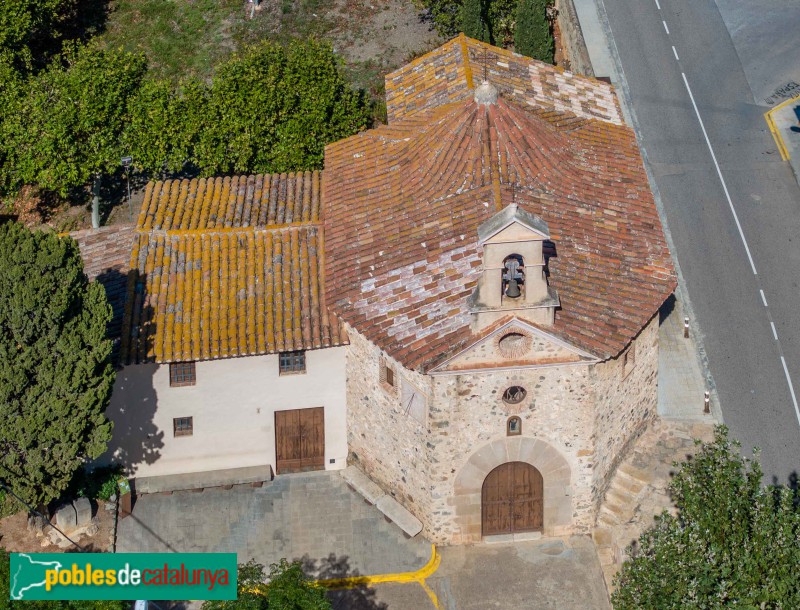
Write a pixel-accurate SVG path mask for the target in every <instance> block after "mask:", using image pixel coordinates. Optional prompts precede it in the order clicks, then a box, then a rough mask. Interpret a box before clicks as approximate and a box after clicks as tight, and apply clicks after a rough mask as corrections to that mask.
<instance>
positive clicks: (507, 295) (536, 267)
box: [469, 203, 559, 330]
mask: <svg viewBox="0 0 800 610" xmlns="http://www.w3.org/2000/svg"><path fill="white" fill-rule="evenodd" d="M548 239H550V235H549V231H548V228H547V223H546V222H545V221H544V220H542V219H541V218H539V217H538V216H535V215H534V214H531V213H529V212H527V211H525V210H523V209H522V208H520V207H519V206H518V205H517V204H516V203H512V204H511V205H509V206H507V207H506V208H504V209H503V210H502V211H500V212H498V213H497V214H495V215H494V216H492V217H491V218H490V219H489V220H487V221H486V222H484V223H483V224H482V225H480V226H479V227H478V243H479V244H480V245H481V246H483V273H482V274H481V277H480V279H479V280H478V287H477V288H476V289H475V292H474V293H473V294H472V297H471V299H470V303H469V306H470V312H471V313H472V314H473V316H474V320H473V327H474V329H475V330H480V329H482V328H485V327H486V326H489V325H490V324H492V323H493V322H495V321H496V320H499V319H501V318H504V317H507V316H512V315H513V316H516V317H518V318H522V319H524V320H528V321H529V322H533V323H536V324H542V325H550V324H552V323H553V320H554V315H555V308H556V307H558V305H559V301H558V294H557V293H556V291H555V290H554V289H553V288H551V287H550V286H549V285H548V284H547V277H546V275H545V272H544V266H545V259H544V253H543V247H542V245H543V242H544V241H545V240H548Z"/></svg>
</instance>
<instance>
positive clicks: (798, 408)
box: [681, 72, 800, 424]
mask: <svg viewBox="0 0 800 610" xmlns="http://www.w3.org/2000/svg"><path fill="white" fill-rule="evenodd" d="M681 76H682V77H683V84H684V85H686V91H687V92H688V93H689V99H690V100H691V101H692V108H694V113H695V115H696V116H697V121H698V122H699V123H700V129H701V130H702V131H703V137H704V138H705V140H706V146H708V152H710V153H711V160H712V161H714V167H715V168H716V169H717V176H719V181H720V183H721V184H722V190H723V191H725V198H726V199H727V200H728V206H729V207H730V209H731V214H733V220H734V222H735V223H736V228H737V230H738V231H739V237H740V238H741V240H742V244H743V245H744V250H745V252H747V260H748V261H750V268H751V269H752V270H753V275H755V276H756V281H758V271H756V265H755V263H754V262H753V256H752V255H751V254H750V247H749V246H748V245H747V240H746V239H745V237H744V231H742V225H741V223H740V222H739V216H738V215H737V214H736V208H734V207H733V201H731V195H730V193H729V192H728V185H727V184H726V183H725V179H724V178H723V177H722V170H721V169H720V167H719V163H718V162H717V155H716V154H714V148H713V147H712V146H711V140H709V139H708V132H707V131H706V126H705V124H704V123H703V118H702V117H701V116H700V111H699V110H698V109H697V103H696V102H695V101H694V95H693V94H692V88H691V87H689V81H688V80H687V79H686V74H684V73H683V72H681ZM759 290H761V296H762V298H763V299H764V305H766V304H767V301H766V297H764V291H763V289H759ZM767 316H769V317H770V324H771V325H772V336H773V337H774V338H775V342H776V343H777V344H778V354H780V357H781V364H782V365H783V374H784V376H785V377H786V383H787V384H788V385H789V394H791V396H792V404H793V405H794V413H795V415H796V416H797V423H798V424H800V406H798V404H797V396H796V395H795V393H794V384H793V383H792V378H791V376H790V375H789V369H788V368H787V366H786V358H784V356H783V348H782V347H781V343H780V341H778V333H777V332H776V330H775V324H774V322H773V321H772V319H771V317H772V316H770V314H769V310H768V311H767Z"/></svg>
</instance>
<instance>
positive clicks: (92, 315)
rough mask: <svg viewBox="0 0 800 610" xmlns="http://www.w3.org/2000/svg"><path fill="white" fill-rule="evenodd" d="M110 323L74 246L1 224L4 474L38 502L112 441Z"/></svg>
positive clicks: (0, 463)
mask: <svg viewBox="0 0 800 610" xmlns="http://www.w3.org/2000/svg"><path fill="white" fill-rule="evenodd" d="M110 319H111V308H110V306H109V305H108V301H107V299H106V295H105V291H104V290H103V287H102V286H101V285H100V284H98V283H96V282H89V281H88V280H87V279H86V276H85V275H84V273H83V263H82V261H81V258H80V254H79V252H78V245H77V243H76V242H75V241H73V240H72V239H69V238H60V237H58V236H56V235H55V234H52V233H43V232H36V233H33V232H31V231H29V230H28V229H26V228H25V227H23V226H22V225H20V224H18V223H11V222H6V223H3V224H0V478H2V479H3V480H4V481H5V482H6V484H7V485H9V486H10V487H11V488H12V489H13V490H14V492H15V493H16V494H18V495H19V496H20V497H22V499H23V500H25V501H26V502H28V503H30V504H31V505H38V504H40V503H48V502H50V501H52V500H54V499H56V498H58V497H59V495H60V494H61V493H62V492H63V491H64V490H65V489H66V488H67V486H68V484H69V483H70V480H71V479H72V477H73V475H74V474H75V472H76V471H77V470H78V469H79V468H80V467H81V465H82V464H83V463H85V462H86V461H87V460H88V459H94V458H97V457H99V456H100V454H102V453H103V451H104V450H105V449H106V447H107V443H108V441H109V440H110V438H111V423H110V422H109V421H108V420H107V419H106V417H105V414H104V412H105V409H106V407H107V406H108V401H109V398H110V395H111V388H112V385H113V382H114V371H113V368H112V365H111V341H110V340H108V339H107V338H106V325H107V323H108V321H109V320H110Z"/></svg>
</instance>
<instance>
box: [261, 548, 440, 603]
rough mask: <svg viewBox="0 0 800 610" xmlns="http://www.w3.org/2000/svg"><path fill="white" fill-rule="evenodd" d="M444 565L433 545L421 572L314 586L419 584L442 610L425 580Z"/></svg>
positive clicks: (322, 582)
mask: <svg viewBox="0 0 800 610" xmlns="http://www.w3.org/2000/svg"><path fill="white" fill-rule="evenodd" d="M441 563H442V557H441V555H439V553H438V552H437V551H436V545H435V544H432V545H431V558H430V559H429V560H428V563H426V564H425V565H424V566H422V567H421V568H420V569H419V570H416V571H415V572H395V573H391V574H375V575H372V576H346V577H344V578H325V579H323V580H317V581H315V582H314V584H316V585H318V586H320V587H323V588H325V589H330V590H333V591H336V590H341V589H354V588H356V587H368V586H370V585H376V584H387V583H395V584H406V583H417V584H418V585H419V586H420V587H422V590H423V591H425V593H426V594H427V595H428V598H430V600H431V603H433V607H434V608H435V609H436V610H441V605H440V604H439V598H437V597H436V593H434V591H433V589H431V588H430V587H429V586H428V583H426V582H425V579H427V578H430V577H431V576H433V574H434V573H435V572H436V570H438V569H439V565H440V564H441ZM268 586H269V585H266V584H264V585H260V586H258V587H254V588H253V589H250V592H251V593H256V594H259V595H264V594H265V593H266V591H267V587H268Z"/></svg>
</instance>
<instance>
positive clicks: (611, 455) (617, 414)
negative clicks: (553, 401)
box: [592, 315, 658, 506]
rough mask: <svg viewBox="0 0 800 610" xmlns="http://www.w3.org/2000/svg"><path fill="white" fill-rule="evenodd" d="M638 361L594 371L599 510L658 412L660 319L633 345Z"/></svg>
mask: <svg viewBox="0 0 800 610" xmlns="http://www.w3.org/2000/svg"><path fill="white" fill-rule="evenodd" d="M631 349H634V350H635V352H636V355H635V361H634V363H633V365H632V366H629V367H627V370H626V366H625V362H624V353H623V354H622V355H620V356H619V357H618V358H615V359H612V360H607V361H605V362H601V363H598V364H597V365H595V366H594V367H593V371H592V380H593V383H594V386H595V392H596V399H595V402H596V409H597V412H596V415H595V428H596V432H595V437H596V451H597V458H596V464H595V468H594V480H593V492H592V495H593V500H594V502H595V504H596V505H597V506H599V503H600V501H601V499H602V497H603V494H604V493H605V491H606V488H607V487H608V483H609V480H610V479H611V477H612V476H613V474H614V469H615V468H616V466H617V464H618V463H619V461H620V460H621V459H623V458H624V456H625V452H626V450H627V448H628V446H629V445H630V444H631V443H632V442H633V441H635V440H636V438H638V436H639V435H640V434H641V433H642V432H643V431H644V429H645V428H646V426H647V424H648V422H650V421H651V420H652V419H653V417H655V415H656V413H657V408H658V316H657V315H656V316H654V317H653V318H652V319H651V320H650V323H649V324H648V325H647V326H646V327H645V328H644V330H642V332H641V333H639V335H638V336H637V337H636V339H635V340H634V341H633V342H632V343H631V346H630V347H629V348H628V350H627V351H630V350H631Z"/></svg>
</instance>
